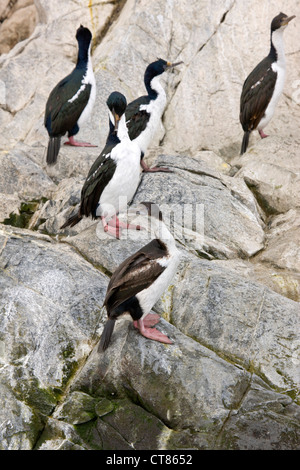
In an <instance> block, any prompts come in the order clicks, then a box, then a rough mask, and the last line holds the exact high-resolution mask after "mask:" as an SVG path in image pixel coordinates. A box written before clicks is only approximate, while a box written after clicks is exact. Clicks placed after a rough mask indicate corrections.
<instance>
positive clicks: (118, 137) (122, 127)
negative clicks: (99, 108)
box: [106, 111, 129, 144]
mask: <svg viewBox="0 0 300 470" xmlns="http://www.w3.org/2000/svg"><path fill="white" fill-rule="evenodd" d="M109 115H110V119H109V133H108V137H107V140H106V142H107V143H115V144H119V143H120V142H121V141H122V140H124V139H129V136H128V129H127V126H126V120H125V113H124V114H123V115H122V116H121V119H120V121H119V125H118V130H117V132H116V131H115V125H114V123H113V121H112V120H113V116H112V114H111V112H110V111H109Z"/></svg>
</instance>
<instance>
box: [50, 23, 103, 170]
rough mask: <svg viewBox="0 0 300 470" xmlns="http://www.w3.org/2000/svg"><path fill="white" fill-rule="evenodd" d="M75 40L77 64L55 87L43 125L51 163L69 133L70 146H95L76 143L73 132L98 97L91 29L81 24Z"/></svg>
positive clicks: (85, 117) (76, 129)
mask: <svg viewBox="0 0 300 470" xmlns="http://www.w3.org/2000/svg"><path fill="white" fill-rule="evenodd" d="M76 39H77V41H78V57H77V64H76V67H75V69H74V70H73V72H71V73H70V75H68V76H67V77H65V78H64V79H62V80H61V81H60V82H59V83H58V84H57V85H56V87H55V88H53V90H52V91H51V93H50V95H49V98H48V100H47V104H46V110H45V118H44V124H45V127H46V129H47V131H48V134H49V143H48V149H47V157H46V161H47V164H48V165H53V164H55V163H56V161H57V156H58V153H59V149H60V144H61V137H62V136H63V135H65V134H66V132H67V133H68V138H69V140H68V142H66V144H67V145H73V146H76V147H95V146H94V145H91V144H89V143H88V142H77V141H76V140H75V139H74V135H76V134H77V133H78V132H79V129H80V127H81V125H82V123H83V122H84V121H85V120H86V119H87V118H88V116H89V115H90V113H91V111H92V108H93V105H94V102H95V98H96V82H95V77H94V73H93V67H92V62H91V54H90V51H91V41H92V34H91V32H90V30H89V29H88V28H85V27H83V26H80V27H79V28H78V29H77V32H76Z"/></svg>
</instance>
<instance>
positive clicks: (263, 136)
mask: <svg viewBox="0 0 300 470" xmlns="http://www.w3.org/2000/svg"><path fill="white" fill-rule="evenodd" d="M258 132H259V135H260V136H261V138H262V139H265V138H266V137H269V135H268V134H265V133H264V131H263V130H260V131H258Z"/></svg>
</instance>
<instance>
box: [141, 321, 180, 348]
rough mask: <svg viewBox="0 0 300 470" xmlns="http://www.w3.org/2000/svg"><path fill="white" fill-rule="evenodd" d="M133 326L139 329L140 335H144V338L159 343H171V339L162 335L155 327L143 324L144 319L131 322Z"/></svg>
mask: <svg viewBox="0 0 300 470" xmlns="http://www.w3.org/2000/svg"><path fill="white" fill-rule="evenodd" d="M156 323H157V322H156ZM133 324H134V326H135V327H136V328H137V329H138V330H139V332H140V333H141V335H143V336H145V338H148V339H153V340H154V341H158V342H159V343H164V344H173V341H171V340H170V338H168V336H166V335H164V334H163V333H161V332H160V331H158V330H157V329H156V328H148V327H146V326H145V325H144V320H137V321H135V322H133Z"/></svg>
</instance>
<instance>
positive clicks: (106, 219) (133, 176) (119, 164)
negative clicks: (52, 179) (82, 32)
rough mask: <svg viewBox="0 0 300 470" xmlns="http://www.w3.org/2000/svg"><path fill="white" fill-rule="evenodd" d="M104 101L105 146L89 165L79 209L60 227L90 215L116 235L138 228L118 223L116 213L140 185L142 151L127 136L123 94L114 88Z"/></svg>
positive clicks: (106, 229) (117, 236) (70, 224)
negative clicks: (105, 110) (106, 134)
mask: <svg viewBox="0 0 300 470" xmlns="http://www.w3.org/2000/svg"><path fill="white" fill-rule="evenodd" d="M106 103H107V106H108V109H109V127H110V130H109V134H108V137H107V140H106V145H105V147H104V149H103V150H102V152H101V154H100V155H99V157H98V158H97V159H96V161H95V162H94V163H93V165H92V166H91V168H90V171H89V173H88V176H87V178H86V180H85V183H84V185H83V188H82V191H81V202H80V207H79V210H78V212H77V213H76V214H75V215H73V216H71V217H70V218H69V219H68V220H67V221H66V222H65V223H64V224H63V225H62V227H61V229H63V228H65V227H68V226H71V227H73V226H74V225H76V224H77V223H78V222H79V221H80V220H81V219H82V218H83V217H84V216H85V217H88V216H89V215H92V218H93V219H96V218H97V217H100V218H101V221H102V224H103V227H104V231H105V232H108V233H109V234H111V235H113V236H114V237H116V238H119V237H120V234H121V230H122V228H126V229H136V230H139V229H140V227H139V226H136V227H135V226H132V225H130V224H125V223H122V222H120V220H119V219H118V217H117V213H118V212H119V211H120V210H123V209H124V208H126V203H127V202H130V201H131V199H132V198H133V196H134V194H135V192H136V189H137V187H138V185H139V182H140V174H141V170H140V158H141V151H140V149H139V147H138V145H137V144H136V143H134V142H132V141H131V140H130V139H129V137H128V131H127V127H126V123H125V109H126V104H127V102H126V98H125V96H124V95H122V93H119V92H117V91H114V92H113V93H111V94H110V96H109V97H108V99H107V102H106ZM124 205H125V206H124ZM123 206H124V207H123Z"/></svg>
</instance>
